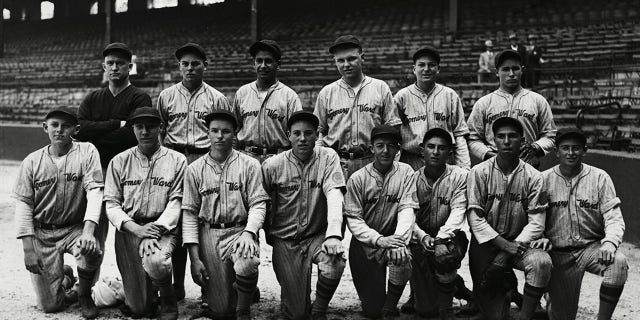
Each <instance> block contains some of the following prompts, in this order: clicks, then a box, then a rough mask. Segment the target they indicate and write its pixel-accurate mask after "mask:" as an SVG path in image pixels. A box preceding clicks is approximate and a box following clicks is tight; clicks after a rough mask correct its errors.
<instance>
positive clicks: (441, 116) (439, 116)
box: [433, 112, 451, 121]
mask: <svg viewBox="0 0 640 320" xmlns="http://www.w3.org/2000/svg"><path fill="white" fill-rule="evenodd" d="M433 117H434V118H435V119H436V121H449V118H451V115H450V114H445V113H444V112H434V113H433Z"/></svg>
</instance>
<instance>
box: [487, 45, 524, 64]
mask: <svg viewBox="0 0 640 320" xmlns="http://www.w3.org/2000/svg"><path fill="white" fill-rule="evenodd" d="M507 60H515V61H517V62H518V63H519V64H520V65H522V63H523V61H522V57H521V56H520V54H519V53H518V52H516V51H513V50H511V49H507V50H504V51H502V52H500V53H498V54H497V55H496V57H495V58H494V60H493V62H494V65H495V66H496V69H500V66H501V65H502V64H503V63H504V62H505V61H507Z"/></svg>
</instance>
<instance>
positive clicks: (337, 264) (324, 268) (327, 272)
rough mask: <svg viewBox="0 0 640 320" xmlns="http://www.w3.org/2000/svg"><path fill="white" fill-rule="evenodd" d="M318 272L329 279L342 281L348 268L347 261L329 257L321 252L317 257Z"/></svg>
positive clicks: (338, 257) (339, 257)
mask: <svg viewBox="0 0 640 320" xmlns="http://www.w3.org/2000/svg"><path fill="white" fill-rule="evenodd" d="M317 262H318V272H319V273H320V274H321V275H322V276H323V277H325V278H327V279H332V280H336V279H340V277H342V273H343V272H344V268H345V266H346V262H345V260H344V259H343V258H342V257H341V256H332V255H328V254H326V253H325V252H322V251H321V252H320V253H319V254H318V257H317Z"/></svg>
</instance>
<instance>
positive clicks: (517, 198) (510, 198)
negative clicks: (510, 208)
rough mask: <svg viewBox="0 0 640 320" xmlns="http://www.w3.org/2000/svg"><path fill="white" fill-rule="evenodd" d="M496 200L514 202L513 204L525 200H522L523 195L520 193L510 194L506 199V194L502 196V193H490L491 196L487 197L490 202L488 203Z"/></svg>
mask: <svg viewBox="0 0 640 320" xmlns="http://www.w3.org/2000/svg"><path fill="white" fill-rule="evenodd" d="M505 198H506V199H505ZM494 199H498V201H502V200H503V199H504V200H507V201H512V202H522V200H523V198H522V195H521V194H519V193H513V192H510V193H508V194H507V195H506V197H505V195H504V194H502V193H490V194H489V195H488V196H487V200H488V201H493V200H494Z"/></svg>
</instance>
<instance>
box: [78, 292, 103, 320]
mask: <svg viewBox="0 0 640 320" xmlns="http://www.w3.org/2000/svg"><path fill="white" fill-rule="evenodd" d="M78 302H80V310H81V314H82V317H83V318H85V319H95V318H96V317H97V316H98V307H96V304H95V303H94V302H93V299H91V296H79V297H78Z"/></svg>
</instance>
